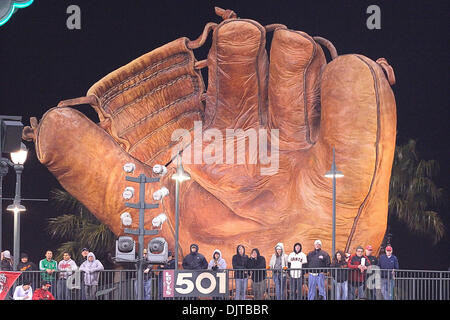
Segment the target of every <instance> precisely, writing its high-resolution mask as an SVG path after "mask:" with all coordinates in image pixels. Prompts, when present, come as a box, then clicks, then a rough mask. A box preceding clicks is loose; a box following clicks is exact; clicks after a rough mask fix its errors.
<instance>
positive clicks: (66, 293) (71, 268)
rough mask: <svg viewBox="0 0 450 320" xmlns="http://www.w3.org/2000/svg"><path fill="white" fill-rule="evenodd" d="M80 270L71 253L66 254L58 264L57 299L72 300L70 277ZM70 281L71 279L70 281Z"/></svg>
mask: <svg viewBox="0 0 450 320" xmlns="http://www.w3.org/2000/svg"><path fill="white" fill-rule="evenodd" d="M76 270H78V266H77V264H76V263H75V261H73V260H72V259H71V257H70V253H68V252H64V253H63V259H62V260H61V261H60V262H59V263H58V271H59V273H58V283H57V288H56V289H57V291H56V295H57V299H58V300H70V299H71V293H72V290H71V289H69V288H68V287H67V281H68V279H69V277H70V276H71V275H72V274H73V272H75V271H76ZM69 281H70V279H69Z"/></svg>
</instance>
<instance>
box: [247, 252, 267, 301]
mask: <svg viewBox="0 0 450 320" xmlns="http://www.w3.org/2000/svg"><path fill="white" fill-rule="evenodd" d="M248 268H249V269H251V270H250V277H251V279H252V289H253V294H254V296H255V298H254V299H255V300H263V299H264V292H265V291H266V281H265V280H266V258H264V257H263V256H262V255H260V253H259V250H258V249H257V248H255V249H253V250H252V253H251V254H250V259H249V260H248ZM256 269H262V270H261V271H259V270H258V271H257V270H256Z"/></svg>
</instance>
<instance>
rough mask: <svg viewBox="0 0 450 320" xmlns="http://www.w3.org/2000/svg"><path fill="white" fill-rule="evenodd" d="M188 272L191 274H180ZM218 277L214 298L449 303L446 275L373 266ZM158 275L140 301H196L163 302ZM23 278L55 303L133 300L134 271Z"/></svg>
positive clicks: (36, 274)
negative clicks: (219, 289) (89, 279)
mask: <svg viewBox="0 0 450 320" xmlns="http://www.w3.org/2000/svg"><path fill="white" fill-rule="evenodd" d="M186 271H189V270H179V272H186ZM204 271H206V270H204ZM222 272H225V273H226V274H227V281H228V290H227V292H226V294H224V295H222V296H220V297H214V299H225V300H241V299H245V300H266V299H267V300H280V299H282V300H285V299H287V300H316V299H326V300H353V299H370V300H450V272H449V271H424V270H394V271H393V270H381V269H378V268H376V267H375V268H369V269H368V270H367V271H366V272H364V273H361V272H360V271H359V270H358V269H356V270H354V269H352V270H350V269H348V268H343V269H337V268H321V269H312V268H303V269H284V270H274V269H257V270H256V269H240V270H233V269H227V270H222ZM161 273H162V271H160V270H152V271H151V272H150V273H148V274H146V275H144V295H143V297H144V299H146V300H161V299H195V298H193V297H186V298H180V297H178V298H164V297H163V294H162V291H163V290H162V288H163V284H162V274H161ZM64 276H65V277H64ZM25 279H28V280H30V282H31V286H32V288H33V291H34V290H35V289H36V288H38V287H39V286H40V284H41V283H42V281H44V280H47V281H50V282H51V284H52V286H51V287H50V292H52V294H53V295H54V297H55V298H56V299H58V300H91V299H95V300H135V299H137V286H136V281H137V280H136V279H137V271H136V270H103V271H100V272H98V282H97V283H96V284H95V285H89V284H87V283H85V282H84V273H83V272H79V271H78V272H73V273H72V274H70V273H66V274H63V273H58V272H55V273H54V274H52V275H48V274H45V273H43V272H42V271H25V272H22V274H21V275H20V277H19V278H18V279H17V280H16V283H15V286H17V285H21V284H22V283H23V281H24V280H25ZM13 292H14V288H12V289H11V290H10V293H9V298H10V299H12V296H13ZM202 299H207V298H204V297H203V298H202ZM210 299H211V298H210Z"/></svg>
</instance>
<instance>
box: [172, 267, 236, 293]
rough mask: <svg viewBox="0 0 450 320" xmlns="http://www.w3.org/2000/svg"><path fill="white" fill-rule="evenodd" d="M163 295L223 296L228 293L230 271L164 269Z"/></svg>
mask: <svg viewBox="0 0 450 320" xmlns="http://www.w3.org/2000/svg"><path fill="white" fill-rule="evenodd" d="M163 290H164V291H163V297H164V298H169V297H170V298H172V297H221V296H225V295H226V294H227V293H228V273H227V272H226V271H219V272H216V271H210V270H201V271H199V270H196V271H186V270H178V271H175V270H164V272H163Z"/></svg>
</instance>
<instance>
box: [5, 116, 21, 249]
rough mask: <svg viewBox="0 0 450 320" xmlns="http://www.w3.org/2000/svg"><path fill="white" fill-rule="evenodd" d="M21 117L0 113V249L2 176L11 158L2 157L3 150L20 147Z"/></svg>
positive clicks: (9, 150)
mask: <svg viewBox="0 0 450 320" xmlns="http://www.w3.org/2000/svg"><path fill="white" fill-rule="evenodd" d="M21 121H22V117H21V116H5V115H0V251H2V250H3V249H2V248H3V246H2V230H3V223H2V220H3V219H2V215H3V178H4V177H5V176H6V175H7V174H8V166H11V167H13V166H14V164H13V163H12V162H11V160H9V159H7V158H3V152H5V153H7V152H13V151H16V150H17V149H19V148H20V144H21V141H22V129H23V124H22V122H21Z"/></svg>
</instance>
